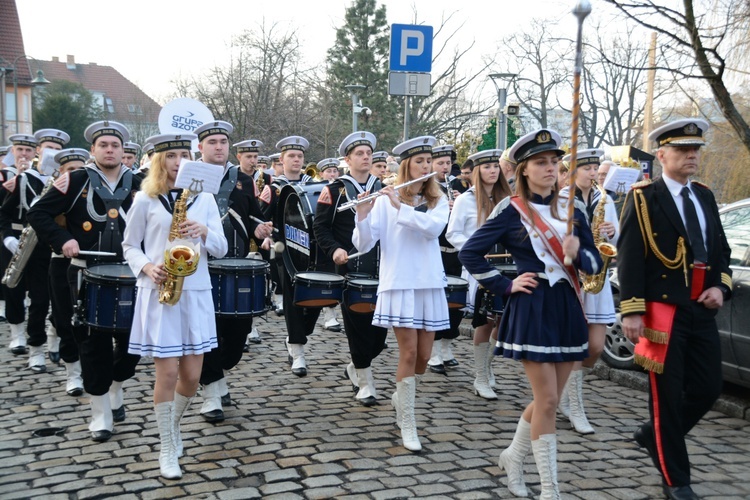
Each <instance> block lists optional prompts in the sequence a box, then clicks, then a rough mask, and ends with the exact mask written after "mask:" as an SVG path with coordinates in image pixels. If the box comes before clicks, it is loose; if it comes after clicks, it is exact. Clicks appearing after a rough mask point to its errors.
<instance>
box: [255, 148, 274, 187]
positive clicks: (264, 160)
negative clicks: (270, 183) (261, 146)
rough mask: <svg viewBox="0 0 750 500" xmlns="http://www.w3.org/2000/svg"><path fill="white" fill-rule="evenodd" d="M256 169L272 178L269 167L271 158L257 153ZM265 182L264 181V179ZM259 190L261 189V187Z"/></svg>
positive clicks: (271, 170)
mask: <svg viewBox="0 0 750 500" xmlns="http://www.w3.org/2000/svg"><path fill="white" fill-rule="evenodd" d="M258 170H260V171H261V172H263V173H264V174H267V175H268V176H269V177H270V178H271V180H273V169H272V168H271V158H269V157H268V156H263V155H258ZM264 182H265V181H264ZM261 191H263V190H262V189H261Z"/></svg>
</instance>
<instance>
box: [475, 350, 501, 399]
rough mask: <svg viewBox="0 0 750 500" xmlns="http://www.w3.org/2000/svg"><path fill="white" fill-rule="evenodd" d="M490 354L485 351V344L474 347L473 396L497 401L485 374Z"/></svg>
mask: <svg viewBox="0 0 750 500" xmlns="http://www.w3.org/2000/svg"><path fill="white" fill-rule="evenodd" d="M489 354H490V352H489V350H488V349H487V343H485V342H482V343H481V344H479V345H475V346H474V365H475V366H476V378H475V379H474V394H476V395H477V396H479V397H481V398H484V399H488V400H493V399H497V394H495V391H493V390H492V388H491V387H490V382H489V377H488V375H489V374H488V373H487V367H488V364H487V359H486V357H487V356H489Z"/></svg>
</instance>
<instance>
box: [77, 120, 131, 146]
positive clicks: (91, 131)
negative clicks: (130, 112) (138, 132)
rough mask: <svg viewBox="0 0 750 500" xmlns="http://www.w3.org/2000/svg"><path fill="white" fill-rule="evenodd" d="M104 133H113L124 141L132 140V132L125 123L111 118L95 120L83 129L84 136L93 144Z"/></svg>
mask: <svg viewBox="0 0 750 500" xmlns="http://www.w3.org/2000/svg"><path fill="white" fill-rule="evenodd" d="M103 135H113V136H115V137H117V138H119V139H120V140H121V141H122V142H123V143H126V142H128V141H129V140H130V132H128V129H127V128H125V125H123V124H122V123H118V122H113V121H110V120H104V121H100V122H94V123H92V124H91V125H89V126H88V127H86V130H84V131H83V137H85V138H86V140H87V141H88V142H90V143H91V144H94V143H95V142H96V140H97V139H98V138H100V137H101V136H103Z"/></svg>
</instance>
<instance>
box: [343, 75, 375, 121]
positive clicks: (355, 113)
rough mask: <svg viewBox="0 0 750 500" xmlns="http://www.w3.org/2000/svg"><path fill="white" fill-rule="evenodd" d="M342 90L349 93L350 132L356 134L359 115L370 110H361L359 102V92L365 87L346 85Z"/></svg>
mask: <svg viewBox="0 0 750 500" xmlns="http://www.w3.org/2000/svg"><path fill="white" fill-rule="evenodd" d="M344 88H346V90H348V91H349V95H350V96H351V98H352V132H356V131H357V125H358V123H357V121H358V118H359V114H360V113H361V112H362V111H363V110H368V111H369V109H370V108H363V107H362V103H361V102H360V101H359V92H360V91H362V90H365V89H366V88H367V87H365V86H364V85H347V86H346V87H344Z"/></svg>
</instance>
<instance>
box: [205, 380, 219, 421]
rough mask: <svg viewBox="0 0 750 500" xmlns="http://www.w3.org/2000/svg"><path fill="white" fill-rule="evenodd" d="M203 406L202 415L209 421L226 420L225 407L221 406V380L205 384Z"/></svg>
mask: <svg viewBox="0 0 750 500" xmlns="http://www.w3.org/2000/svg"><path fill="white" fill-rule="evenodd" d="M202 395H203V406H201V415H202V416H203V418H204V419H206V421H208V422H222V421H224V409H223V408H222V406H221V384H220V383H219V381H216V382H211V383H210V384H206V385H204V386H203V394H202Z"/></svg>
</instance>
